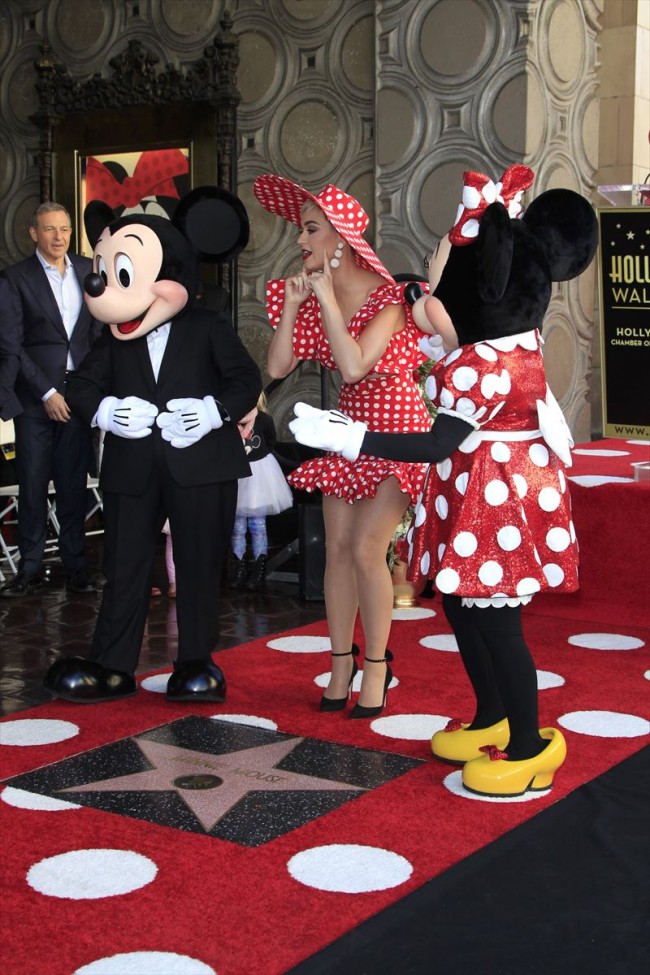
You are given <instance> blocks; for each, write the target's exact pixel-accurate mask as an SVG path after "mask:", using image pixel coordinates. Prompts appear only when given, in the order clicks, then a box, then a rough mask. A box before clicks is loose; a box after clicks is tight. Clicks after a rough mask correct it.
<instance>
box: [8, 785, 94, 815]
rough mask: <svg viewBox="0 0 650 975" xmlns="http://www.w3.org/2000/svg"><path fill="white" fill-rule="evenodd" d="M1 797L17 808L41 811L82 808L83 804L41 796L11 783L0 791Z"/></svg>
mask: <svg viewBox="0 0 650 975" xmlns="http://www.w3.org/2000/svg"><path fill="white" fill-rule="evenodd" d="M0 799H2V801H3V802H6V803H7V805H8V806H15V807H16V809H36V810H38V811H39V812H60V811H61V810H65V809H81V806H79V805H78V804H77V803H76V802H65V801H64V800H63V799H54V798H53V797H52V796H40V795H38V793H36V792H26V791H25V790H24V789H14V788H13V786H10V785H8V786H7V788H6V789H4V790H3V792H2V793H0Z"/></svg>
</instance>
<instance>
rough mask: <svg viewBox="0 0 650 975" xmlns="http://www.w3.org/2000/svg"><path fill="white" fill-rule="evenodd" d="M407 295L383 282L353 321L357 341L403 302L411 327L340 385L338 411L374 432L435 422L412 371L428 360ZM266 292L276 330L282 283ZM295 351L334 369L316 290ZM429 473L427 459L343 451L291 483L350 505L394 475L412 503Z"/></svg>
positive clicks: (319, 460) (415, 429) (412, 429)
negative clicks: (363, 371) (368, 367)
mask: <svg viewBox="0 0 650 975" xmlns="http://www.w3.org/2000/svg"><path fill="white" fill-rule="evenodd" d="M402 293H403V287H399V286H398V285H391V284H386V285H382V286H381V287H379V288H378V289H377V290H376V291H374V292H373V293H372V294H371V295H370V297H369V298H368V300H367V301H366V303H365V304H364V305H363V307H362V308H360V309H359V311H358V312H357V313H356V315H355V316H354V318H353V319H352V321H351V322H350V324H349V325H348V331H349V333H350V334H351V335H352V336H353V338H355V339H357V338H358V337H359V335H360V334H361V332H362V331H363V329H364V327H365V326H366V325H367V323H368V322H369V321H371V319H373V318H374V317H375V316H376V315H377V314H379V312H380V311H381V310H382V308H384V307H385V306H386V305H398V304H403V305H404V310H405V312H406V325H405V327H404V328H403V329H402V331H401V332H399V333H397V334H396V335H394V336H393V338H392V339H391V342H390V344H389V346H388V348H387V349H386V352H385V353H384V355H383V356H382V358H381V359H380V360H379V362H377V364H376V366H375V368H374V370H373V372H372V373H371V375H370V376H367V377H366V378H365V379H362V380H360V381H359V382H357V383H343V384H342V385H341V390H340V394H339V402H338V408H339V409H340V410H342V412H343V413H345V414H347V416H349V417H351V418H352V419H353V420H361V421H362V422H363V423H365V424H366V425H367V427H368V429H369V430H371V431H373V432H381V433H405V432H408V433H424V432H426V431H428V430H430V429H431V424H432V422H433V421H432V419H431V416H430V415H429V411H428V410H427V408H426V405H425V403H424V400H423V398H422V394H421V392H420V389H419V387H418V386H417V383H416V381H415V376H414V371H415V369H417V367H418V366H419V365H421V364H422V362H424V361H425V356H424V355H423V354H422V352H420V349H419V347H418V342H419V340H420V339H421V338H422V333H421V332H420V330H419V329H418V328H417V326H416V325H415V323H414V321H413V316H412V313H411V308H410V306H409V305H407V304H406V303H405V302H404V301H403V297H402ZM266 296H267V312H268V316H269V321H270V323H271V325H272V326H273V327H277V325H278V323H279V321H280V316H281V314H282V307H283V304H284V281H283V280H275V281H269V282H268V285H267V292H266ZM293 352H294V355H295V356H296V358H298V359H300V360H303V361H304V360H309V359H316V360H318V362H320V363H321V365H323V366H324V367H325V368H326V369H336V364H335V362H334V359H333V357H332V350H331V348H330V344H329V342H328V340H327V337H326V335H325V333H324V332H323V329H322V327H321V319H320V307H319V305H318V301H317V299H316V297H315V296H314V295H310V296H309V298H307V300H306V301H304V302H303V304H302V305H301V306H300V310H299V312H298V318H297V321H296V324H295V326H294V333H293ZM426 470H427V467H426V465H424V464H408V463H403V462H398V461H390V460H382V459H380V458H378V457H371V456H370V455H368V454H360V455H359V457H358V459H357V460H356V461H354V462H351V461H348V460H345V458H343V457H339V456H338V454H326V455H325V456H323V457H316V458H314V459H313V460H309V461H306V462H305V463H304V464H301V465H300V467H298V468H297V469H296V470H295V471H293V472H292V473H291V474H290V475H289V477H288V480H289V483H290V484H292V485H293V486H294V487H296V488H297V489H299V490H301V491H322V492H323V494H328V495H330V494H332V495H336V497H338V498H341V499H342V500H344V501H347V502H349V503H350V504H352V503H353V502H354V501H359V500H361V499H363V498H373V497H374V496H375V495H376V493H377V488H378V487H379V485H380V484H381V483H382V481H385V480H386V478H388V477H390V476H391V475H392V476H394V477H396V478H397V479H398V481H399V483H400V487H401V490H402V491H403V492H404V493H405V494H408V495H409V497H410V501H411V503H414V502H415V499H416V498H417V497H418V495H419V493H420V491H421V490H422V485H423V483H424V477H425V473H426Z"/></svg>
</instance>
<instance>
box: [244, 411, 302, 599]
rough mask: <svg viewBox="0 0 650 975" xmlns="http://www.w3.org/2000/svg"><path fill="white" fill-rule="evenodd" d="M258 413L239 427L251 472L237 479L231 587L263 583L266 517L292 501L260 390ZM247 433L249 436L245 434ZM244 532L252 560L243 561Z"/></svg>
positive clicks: (283, 509)
mask: <svg viewBox="0 0 650 975" xmlns="http://www.w3.org/2000/svg"><path fill="white" fill-rule="evenodd" d="M257 410H258V412H257V416H256V417H255V422H254V424H253V428H252V430H250V431H247V430H245V428H244V427H241V429H242V432H243V434H244V446H245V449H246V453H247V455H248V461H249V463H250V465H251V476H250V477H242V478H240V480H239V489H238V493H237V515H236V516H235V527H234V529H233V533H232V553H231V557H230V565H229V571H228V584H229V585H230V587H231V588H233V589H241V588H243V587H246V589H250V590H253V591H254V590H256V589H260V588H261V586H262V585H263V583H264V576H265V573H266V559H267V555H268V536H267V532H266V519H267V516H268V515H277V514H279V513H280V512H281V511H286V509H287V508H290V507H291V505H292V504H293V497H292V494H291V489H290V487H289V485H288V484H287V480H286V478H285V476H284V474H283V473H282V468H281V467H280V465H279V464H278V462H277V460H276V459H275V457H274V456H273V453H272V451H273V448H274V447H275V444H276V442H277V434H276V430H275V424H274V422H273V417H272V416H271V414H270V413H269V412H268V410H267V406H266V397H265V395H264V393H261V394H260V398H259V400H258V401H257ZM246 433H248V436H246ZM247 532H249V533H250V540H251V550H252V555H253V558H252V561H251V562H248V563H247V562H246V559H245V555H246V543H247V538H246V536H247Z"/></svg>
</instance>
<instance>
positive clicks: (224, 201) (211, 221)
mask: <svg viewBox="0 0 650 975" xmlns="http://www.w3.org/2000/svg"><path fill="white" fill-rule="evenodd" d="M172 222H173V223H174V225H175V226H176V227H178V229H179V230H180V231H181V233H182V234H183V236H184V237H185V238H186V239H187V240H188V241H189V242H190V244H192V246H193V247H194V248H195V250H197V251H198V254H199V257H200V258H201V260H202V261H211V262H213V263H215V264H219V263H222V262H224V261H229V260H232V258H234V257H236V256H237V255H238V254H239V253H240V252H241V251H243V249H244V247H246V244H247V243H248V240H249V237H250V224H249V221H248V214H247V212H246V208H245V206H244V204H243V203H242V202H241V200H240V199H239V197H238V196H235V194H234V193H230V192H229V191H228V190H225V189H223V188H222V187H220V186H197V187H196V188H195V189H193V190H191V191H190V192H189V193H188V194H187V195H186V196H184V197H183V198H182V200H181V201H180V202H179V204H178V206H177V207H176V210H175V211H174V216H173V218H172Z"/></svg>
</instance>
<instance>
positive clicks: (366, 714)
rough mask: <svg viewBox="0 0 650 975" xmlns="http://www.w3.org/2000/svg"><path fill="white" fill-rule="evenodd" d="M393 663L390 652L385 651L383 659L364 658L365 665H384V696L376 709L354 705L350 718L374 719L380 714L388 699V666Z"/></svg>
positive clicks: (391, 674) (390, 672) (390, 677)
mask: <svg viewBox="0 0 650 975" xmlns="http://www.w3.org/2000/svg"><path fill="white" fill-rule="evenodd" d="M392 661H393V655H392V653H391V652H390V650H387V651H386V654H385V655H384V656H383V657H366V658H365V660H364V666H365V664H386V665H387V666H386V680H385V681H384V696H383V698H382V702H381V704H380V705H378V706H377V707H376V708H364V706H363V705H362V704H355V705H354V707H353V708H352V712H351V714H350V717H351V718H376V717H377V715H379V714H381V712H382V711H383V710H384V708H385V706H386V699H387V697H388V688H389V685H390V682H391V681H392V679H393V671H392V670H391V668H390V664H391V663H392Z"/></svg>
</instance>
